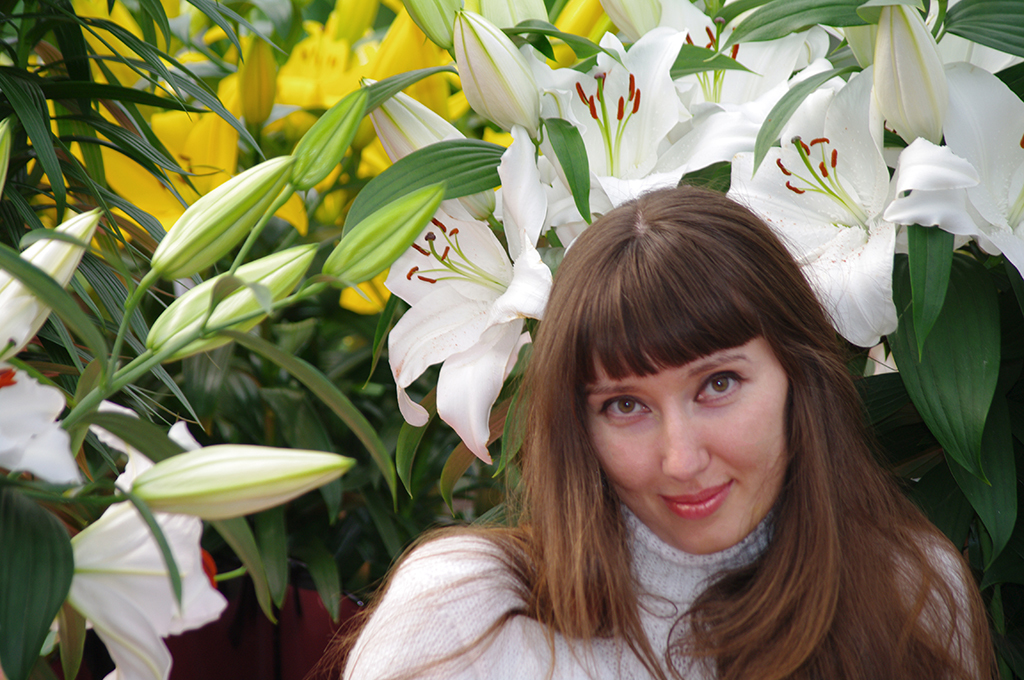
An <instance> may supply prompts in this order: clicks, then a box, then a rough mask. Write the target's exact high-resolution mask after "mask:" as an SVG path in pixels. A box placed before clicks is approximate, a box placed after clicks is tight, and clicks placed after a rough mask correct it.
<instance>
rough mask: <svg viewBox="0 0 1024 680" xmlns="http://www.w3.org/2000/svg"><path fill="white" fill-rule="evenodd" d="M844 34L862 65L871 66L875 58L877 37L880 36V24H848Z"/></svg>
mask: <svg viewBox="0 0 1024 680" xmlns="http://www.w3.org/2000/svg"><path fill="white" fill-rule="evenodd" d="M843 35H844V36H845V37H846V44H847V45H849V46H850V51H851V52H853V57H854V59H856V60H857V63H858V64H859V65H860V67H861V68H867V67H868V66H871V63H872V62H873V61H874V60H875V38H876V37H877V36H878V24H866V25H864V26H846V27H844V28H843Z"/></svg>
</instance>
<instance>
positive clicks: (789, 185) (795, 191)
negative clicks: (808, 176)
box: [786, 181, 807, 194]
mask: <svg viewBox="0 0 1024 680" xmlns="http://www.w3.org/2000/svg"><path fill="white" fill-rule="evenodd" d="M786 188H787V189H789V190H790V191H792V192H793V193H794V194H806V193H807V191H806V190H804V189H798V188H797V187H795V186H793V185H792V184H791V183H789V182H788V181H787V182H786Z"/></svg>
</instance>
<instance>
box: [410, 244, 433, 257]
mask: <svg viewBox="0 0 1024 680" xmlns="http://www.w3.org/2000/svg"><path fill="white" fill-rule="evenodd" d="M412 247H413V248H415V249H416V252H417V253H419V254H420V255H426V256H427V257H430V251H428V250H427V249H426V248H424V247H423V246H421V245H419V244H417V243H413V244H412Z"/></svg>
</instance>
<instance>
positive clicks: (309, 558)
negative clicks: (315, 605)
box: [295, 539, 341, 623]
mask: <svg viewBox="0 0 1024 680" xmlns="http://www.w3.org/2000/svg"><path fill="white" fill-rule="evenodd" d="M295 554H296V555H297V556H298V557H299V558H300V559H301V560H302V561H303V562H305V563H306V569H308V570H309V575H310V576H312V577H313V585H315V586H316V592H317V594H318V595H320V601H321V602H323V603H324V607H325V608H326V609H327V613H328V614H330V615H331V620H332V621H334V622H335V623H337V621H338V613H339V611H340V609H341V576H340V575H339V574H338V565H337V563H336V562H335V561H334V556H333V555H331V553H330V552H329V551H328V550H327V548H325V547H324V544H323V543H322V542H321V541H320V540H319V539H313V540H311V541H309V542H307V543H303V544H301V545H298V546H296V548H295Z"/></svg>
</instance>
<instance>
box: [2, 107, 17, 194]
mask: <svg viewBox="0 0 1024 680" xmlns="http://www.w3.org/2000/svg"><path fill="white" fill-rule="evenodd" d="M14 120H15V118H14V116H7V117H6V118H4V119H3V120H2V121H0V192H2V191H3V190H4V184H5V183H6V182H7V163H9V162H10V160H11V137H13V136H14Z"/></svg>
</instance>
